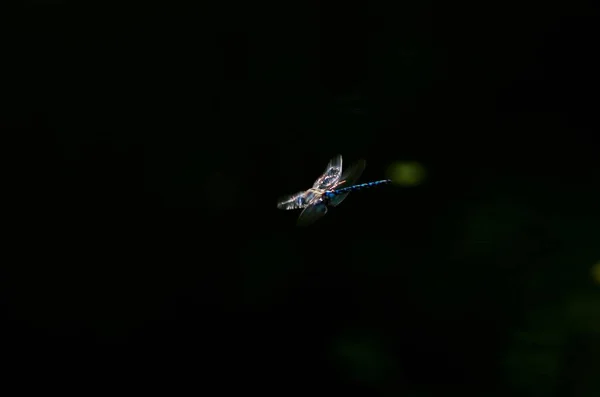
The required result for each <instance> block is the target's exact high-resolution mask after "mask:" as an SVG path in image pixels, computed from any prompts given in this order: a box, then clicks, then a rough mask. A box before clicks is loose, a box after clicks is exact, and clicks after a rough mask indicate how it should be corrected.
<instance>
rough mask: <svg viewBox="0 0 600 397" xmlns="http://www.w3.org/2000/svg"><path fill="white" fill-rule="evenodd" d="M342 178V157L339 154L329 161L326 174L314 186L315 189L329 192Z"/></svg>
mask: <svg viewBox="0 0 600 397" xmlns="http://www.w3.org/2000/svg"><path fill="white" fill-rule="evenodd" d="M341 176H342V155H340V154H338V155H337V156H335V157H334V158H332V159H331V160H330V161H329V164H327V168H326V169H325V173H324V174H323V175H321V176H320V177H319V179H317V180H316V181H315V183H314V184H313V189H321V190H327V189H330V188H331V187H333V186H334V185H335V184H336V183H337V182H338V181H339V180H340V177H341Z"/></svg>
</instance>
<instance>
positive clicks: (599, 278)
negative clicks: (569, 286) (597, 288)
mask: <svg viewBox="0 0 600 397" xmlns="http://www.w3.org/2000/svg"><path fill="white" fill-rule="evenodd" d="M592 277H593V278H594V281H595V282H596V283H598V284H600V261H598V263H596V264H595V265H594V266H592Z"/></svg>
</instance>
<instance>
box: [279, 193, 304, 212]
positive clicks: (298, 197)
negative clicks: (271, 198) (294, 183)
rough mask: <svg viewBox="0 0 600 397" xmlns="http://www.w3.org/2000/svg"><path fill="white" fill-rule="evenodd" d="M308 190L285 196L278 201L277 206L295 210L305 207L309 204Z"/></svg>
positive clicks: (281, 208)
mask: <svg viewBox="0 0 600 397" xmlns="http://www.w3.org/2000/svg"><path fill="white" fill-rule="evenodd" d="M307 193H308V192H307V191H304V192H298V193H296V194H291V195H289V196H284V197H282V198H280V199H279V200H278V201H277V208H279V209H280V210H295V209H298V208H305V207H307V206H308V205H309V202H308V200H307Z"/></svg>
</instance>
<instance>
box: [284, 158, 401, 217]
mask: <svg viewBox="0 0 600 397" xmlns="http://www.w3.org/2000/svg"><path fill="white" fill-rule="evenodd" d="M366 166H367V163H366V161H365V160H359V161H357V162H356V163H354V164H353V165H352V166H351V167H350V168H348V169H346V170H345V171H344V172H343V173H342V156H341V155H339V154H338V155H337V156H335V157H334V158H332V159H331V160H330V161H329V163H328V164H327V167H326V168H325V172H324V173H323V174H322V175H321V176H320V177H319V178H318V179H317V180H316V181H315V183H314V184H313V186H312V187H311V188H310V189H308V190H304V191H301V192H298V193H295V194H291V195H288V196H284V197H282V198H280V199H279V201H278V202H277V208H279V209H282V210H296V209H302V212H301V213H300V216H299V217H298V222H297V225H298V226H308V225H310V224H312V223H314V222H316V221H317V220H319V219H320V218H321V217H323V216H324V215H325V214H326V213H327V209H328V208H330V207H337V206H338V205H340V204H341V203H342V201H344V199H345V198H346V197H348V194H349V193H350V192H354V191H357V190H362V189H365V188H370V187H373V186H378V185H384V184H388V183H391V182H392V181H391V179H383V180H379V181H374V182H367V183H362V184H360V185H355V183H356V182H357V181H358V179H359V178H360V176H361V175H362V173H363V171H364V170H365V167H366Z"/></svg>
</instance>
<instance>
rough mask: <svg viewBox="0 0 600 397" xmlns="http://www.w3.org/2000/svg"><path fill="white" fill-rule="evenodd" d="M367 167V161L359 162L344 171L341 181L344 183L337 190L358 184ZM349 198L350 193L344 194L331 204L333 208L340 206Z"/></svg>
mask: <svg viewBox="0 0 600 397" xmlns="http://www.w3.org/2000/svg"><path fill="white" fill-rule="evenodd" d="M366 166H367V162H366V161H365V160H359V161H357V162H356V163H354V164H353V165H352V167H350V168H348V169H347V170H346V171H344V173H343V174H342V176H341V178H340V180H342V181H343V182H342V183H340V184H339V185H338V186H336V188H343V187H346V186H352V185H354V184H356V181H358V179H359V178H360V176H361V175H362V173H363V172H364V170H365V167H366ZM347 196H348V193H343V194H340V195H337V196H334V197H333V198H332V199H331V200H330V201H329V204H330V205H331V206H333V207H335V206H337V205H340V204H341V202H342V201H344V199H345V198H346V197H347Z"/></svg>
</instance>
